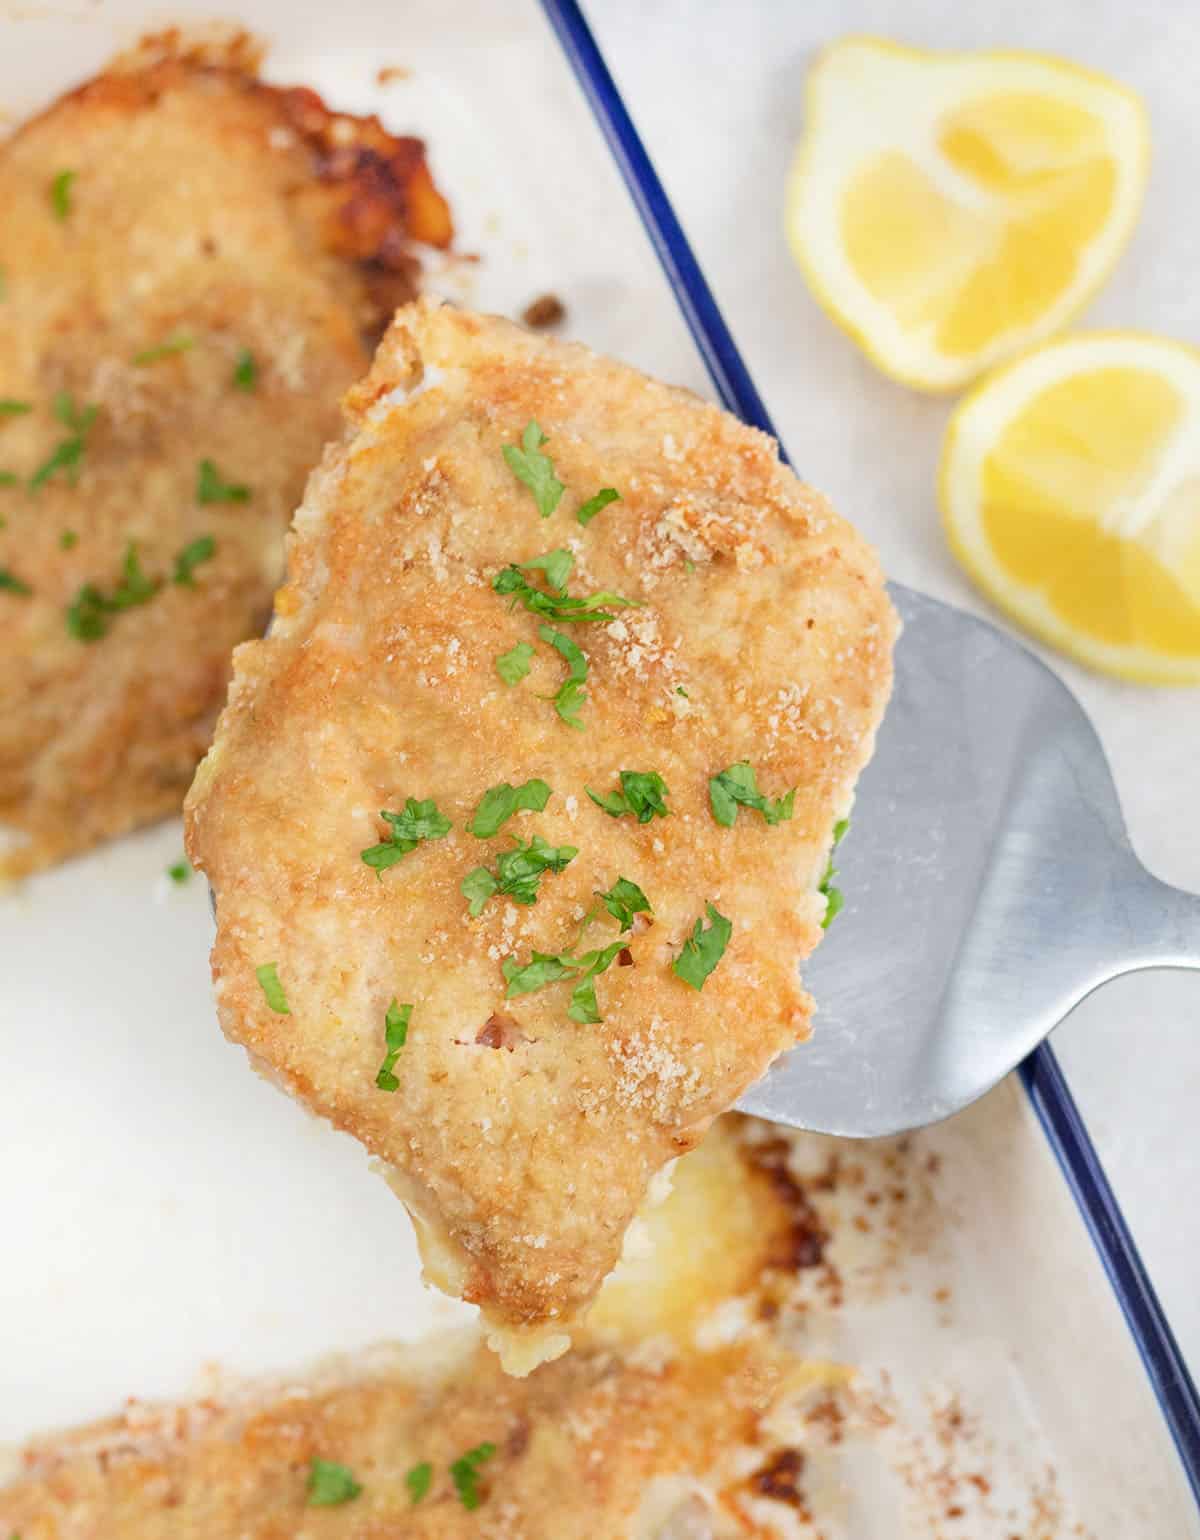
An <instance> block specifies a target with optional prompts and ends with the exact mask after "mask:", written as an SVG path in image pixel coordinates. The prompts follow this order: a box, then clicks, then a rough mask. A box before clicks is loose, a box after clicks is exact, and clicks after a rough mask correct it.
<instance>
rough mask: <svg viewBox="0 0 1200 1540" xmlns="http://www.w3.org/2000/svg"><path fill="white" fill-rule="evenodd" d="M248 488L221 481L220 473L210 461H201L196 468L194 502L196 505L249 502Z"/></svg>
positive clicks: (235, 483)
mask: <svg viewBox="0 0 1200 1540" xmlns="http://www.w3.org/2000/svg"><path fill="white" fill-rule="evenodd" d="M249 498H250V488H249V487H248V486H244V485H243V484H242V483H241V482H236V481H223V480H222V479H221V473H220V471H218V470H217V467H216V466H215V465H214V464H213V462H212V461H211V460H201V461H200V464H199V465H198V466H197V467H196V501H197V502H198V503H244V502H247V501H249Z"/></svg>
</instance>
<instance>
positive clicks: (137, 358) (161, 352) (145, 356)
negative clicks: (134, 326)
mask: <svg viewBox="0 0 1200 1540" xmlns="http://www.w3.org/2000/svg"><path fill="white" fill-rule="evenodd" d="M195 346H196V339H195V337H189V336H188V335H187V333H186V332H180V333H178V335H177V336H174V337H168V338H167V339H166V341H165V342H160V343H158V344H157V345H156V346H155V347H152V348H144V349H143V350H142V351H141V352H140V353H135V354H134V355H133V361H134V363H135V364H136V365H137V366H138V367H139V368H142V367H144V366H145V365H146V364H156V363H158V362H159V361H160V360H161V359H164V358H174V357H175V355H176V354H177V353H187V352H188V351H189V350H190V349H192V348H194V347H195Z"/></svg>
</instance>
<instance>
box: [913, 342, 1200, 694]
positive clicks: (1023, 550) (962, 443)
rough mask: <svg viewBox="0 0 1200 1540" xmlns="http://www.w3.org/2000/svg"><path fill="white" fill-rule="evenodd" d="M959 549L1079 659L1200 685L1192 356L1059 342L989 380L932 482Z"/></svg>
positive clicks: (1199, 470) (949, 438) (1176, 348)
mask: <svg viewBox="0 0 1200 1540" xmlns="http://www.w3.org/2000/svg"><path fill="white" fill-rule="evenodd" d="M939 491H940V496H941V503H942V515H943V518H944V519H945V524H946V532H947V535H948V536H949V539H950V544H951V547H952V549H953V550H954V553H955V555H956V556H957V557H958V559H959V560H960V561H961V562H962V564H963V566H964V567H965V568H966V569H967V571H968V572H969V573H970V575H971V577H972V578H973V579H974V580H975V582H976V583H978V584H979V586H980V588H982V589H983V591H984V592H985V593H986V594H988V595H989V596H990V597H991V598H992V599H993V600H994V601H995V602H996V603H997V604H998V605H999V606H1000V607H1001V608H1002V609H1004V610H1005V611H1007V613H1008V614H1009V615H1011V616H1012V617H1013V619H1014V620H1016V621H1017V622H1019V623H1020V624H1021V625H1023V626H1027V627H1028V628H1029V630H1030V631H1032V632H1034V633H1035V634H1036V635H1038V636H1040V637H1042V638H1043V639H1044V640H1046V641H1047V642H1050V643H1051V644H1052V645H1053V646H1055V647H1060V648H1061V649H1062V650H1063V651H1064V652H1067V653H1070V654H1071V655H1072V656H1073V657H1075V658H1078V659H1079V660H1080V661H1081V662H1083V663H1088V664H1091V665H1092V667H1094V668H1098V669H1102V670H1104V671H1105V672H1106V673H1110V674H1120V675H1122V676H1124V677H1125V678H1127V679H1140V680H1145V681H1149V682H1152V683H1160V684H1200V350H1197V349H1195V348H1191V347H1186V346H1184V345H1183V344H1182V343H1178V342H1171V341H1169V340H1167V339H1166V338H1162V337H1148V336H1144V335H1141V334H1139V333H1136V332H1093V333H1081V334H1080V335H1078V336H1074V337H1066V338H1063V339H1062V340H1061V341H1059V342H1052V343H1049V344H1047V345H1046V346H1045V347H1041V348H1038V349H1036V350H1035V351H1034V352H1031V353H1028V354H1026V355H1025V357H1023V358H1019V359H1017V361H1016V362H1015V363H1012V364H1009V365H1007V366H1006V367H1005V368H1003V369H1001V370H999V371H998V372H997V373H995V374H993V375H992V376H991V377H990V378H988V379H986V380H984V381H983V383H982V384H981V385H979V386H978V387H977V388H976V389H975V390H974V391H973V392H972V393H971V394H970V395H969V396H968V397H967V398H966V400H965V401H964V402H963V403H962V404H961V405H960V406H959V408H958V410H957V411H956V412H955V414H954V416H953V417H952V418H951V420H950V426H949V428H948V429H947V432H946V442H945V445H944V447H943V450H942V465H941V475H940V483H939Z"/></svg>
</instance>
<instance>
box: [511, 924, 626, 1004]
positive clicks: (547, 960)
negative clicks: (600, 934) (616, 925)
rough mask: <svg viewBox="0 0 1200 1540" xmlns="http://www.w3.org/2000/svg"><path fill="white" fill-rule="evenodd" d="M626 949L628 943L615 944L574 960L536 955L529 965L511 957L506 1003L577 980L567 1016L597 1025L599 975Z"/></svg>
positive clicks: (560, 955)
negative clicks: (596, 981)
mask: <svg viewBox="0 0 1200 1540" xmlns="http://www.w3.org/2000/svg"><path fill="white" fill-rule="evenodd" d="M624 950H625V940H624V938H622V939H621V940H620V941H614V942H613V943H612V945H611V946H606V947H598V948H597V949H596V950H595V951H591V952H583V953H581V954H580V956H578V957H574V956H572V955H571V953H570V952H533V953H532V954H531V956H530V960H529V961H528V962H527V963H518V962H517V960H516V958H515V957H507V958H505V960H504V962H502V963H501V965H500V970H501V972H502V973H503V974H504V977H505V979H506V980H507V982H508V988H507V989H506V990H505V992H504V998H505V999H506V1000H514V999H516V998H517V997H518V996H519V995H530V994H533V993H535V992H536V991H537V990H539V989H545V988H546V987H547V985H549V984H557V983H559V982H560V981H561V980H563V979H566V978H574V979H575V980H576V984H575V987H574V989H573V990H572V991H571V999H570V1003H569V1005H568V1006H567V1015H568V1016H570V1018H571V1020H572V1021H578V1022H582V1023H583V1024H585V1025H593V1024H595V1023H597V1022H599V1021H600V1020H601V1019H602V1018H601V1016H600V1012H599V1010H598V1008H597V1005H596V984H595V980H596V978H597V976H598V975H599V974H601V973H604V972H605V971H606V970H607V969H608V968H609V967H611V966H612V963H613V961H614V959H615V958H617V957H619V956H620V954H621V953H622V952H623V951H624Z"/></svg>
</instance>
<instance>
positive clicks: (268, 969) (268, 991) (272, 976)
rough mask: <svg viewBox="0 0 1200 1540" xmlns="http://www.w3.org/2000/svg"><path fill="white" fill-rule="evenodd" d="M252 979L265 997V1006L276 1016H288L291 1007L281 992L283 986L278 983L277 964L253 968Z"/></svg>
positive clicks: (265, 964)
mask: <svg viewBox="0 0 1200 1540" xmlns="http://www.w3.org/2000/svg"><path fill="white" fill-rule="evenodd" d="M254 977H255V978H256V979H257V980H258V982H259V983H260V984H261V985H262V992H263V994H264V995H266V997H267V1004H268V1005H269V1006H270V1007H271V1009H272V1010H273V1011H274V1012H275V1014H276V1015H277V1016H290V1015H291V1014H292V1011H291V1007H290V1006H289V1005H288V1003H287V996H286V995H285V994H284V992H283V985H282V984H281V983H280V982H279V972H278V964H276V963H263V964H262V966H261V967H259V968H255V970H254Z"/></svg>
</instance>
